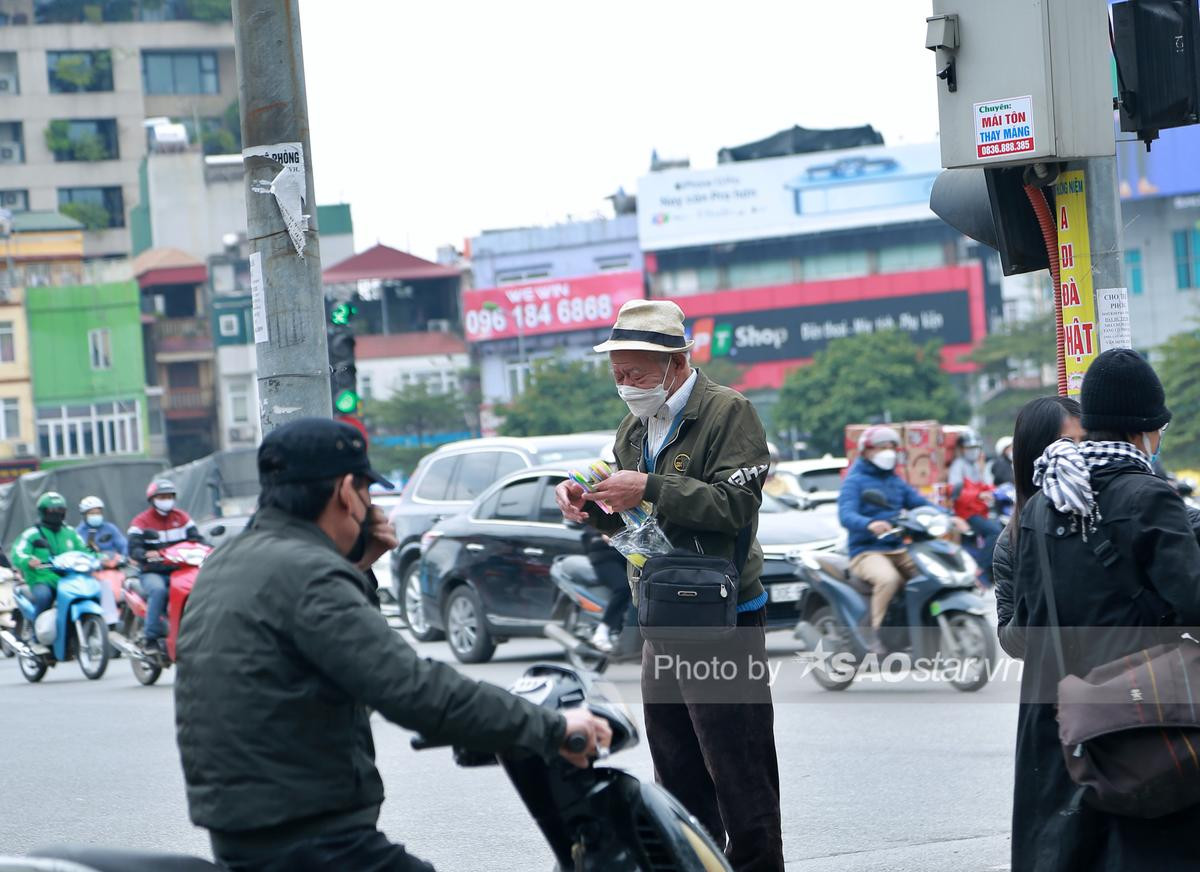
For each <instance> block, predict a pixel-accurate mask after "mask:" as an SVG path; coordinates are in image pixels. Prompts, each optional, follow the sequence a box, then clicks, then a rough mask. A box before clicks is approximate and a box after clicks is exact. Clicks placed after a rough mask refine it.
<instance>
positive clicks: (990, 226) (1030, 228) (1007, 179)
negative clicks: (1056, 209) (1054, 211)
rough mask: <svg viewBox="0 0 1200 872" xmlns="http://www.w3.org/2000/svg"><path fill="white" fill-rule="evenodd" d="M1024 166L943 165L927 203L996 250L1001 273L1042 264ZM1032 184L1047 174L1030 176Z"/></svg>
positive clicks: (1045, 258) (1043, 252) (1044, 181)
mask: <svg viewBox="0 0 1200 872" xmlns="http://www.w3.org/2000/svg"><path fill="white" fill-rule="evenodd" d="M1025 169H1026V168H1025V167H1020V166H1017V167H966V168H959V169H951V170H943V171H942V173H941V174H940V175H939V176H938V177H937V179H935V180H934V183H933V190H932V191H931V192H930V194H929V208H930V209H931V210H933V212H934V214H935V215H937V216H938V217H939V218H941V219H942V220H943V221H945V222H946V223H947V224H949V225H950V226H951V227H953V228H954V229H955V230H957V231H959V232H960V233H962V234H963V235H964V236H969V237H971V239H974V240H975V241H976V242H982V243H983V244H984V245H987V246H989V247H991V248H994V249H996V251H998V252H999V253H1000V266H1001V267H1002V268H1003V270H1004V274H1005V275H1006V276H1011V275H1015V274H1017V273H1026V272H1033V271H1035V270H1039V269H1047V268H1048V267H1049V265H1050V259H1049V255H1048V254H1047V252H1046V242H1045V239H1044V238H1043V236H1042V233H1041V229H1040V228H1039V226H1038V220H1037V215H1035V214H1034V211H1033V206H1032V205H1030V202H1029V196H1028V195H1027V194H1026V193H1025V181H1026V175H1027V174H1026V173H1025ZM1030 180H1031V181H1032V182H1033V183H1034V184H1035V185H1036V186H1038V187H1041V186H1043V185H1044V184H1047V183H1048V181H1049V180H1048V179H1030Z"/></svg>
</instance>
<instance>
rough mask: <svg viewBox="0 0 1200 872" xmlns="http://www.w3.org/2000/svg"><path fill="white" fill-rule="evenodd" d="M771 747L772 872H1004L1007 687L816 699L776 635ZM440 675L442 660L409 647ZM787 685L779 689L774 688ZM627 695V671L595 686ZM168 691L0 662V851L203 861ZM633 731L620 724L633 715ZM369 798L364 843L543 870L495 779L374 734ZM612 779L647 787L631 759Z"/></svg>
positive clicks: (510, 654) (908, 688)
mask: <svg viewBox="0 0 1200 872" xmlns="http://www.w3.org/2000/svg"><path fill="white" fill-rule="evenodd" d="M771 643H772V649H773V654H774V655H775V657H776V659H775V661H774V662H776V663H780V664H782V666H783V670H782V671H781V673H780V684H779V686H778V688H777V697H778V698H780V699H786V700H787V701H786V702H782V703H781V704H779V705H778V706H777V713H776V738H777V744H778V748H779V756H780V769H781V775H782V779H783V792H784V793H783V801H784V810H783V820H784V840H785V846H786V856H787V861H788V863H787V868H788V869H789V870H795V872H801V870H803V872H809V870H822V872H826V870H834V872H869V870H888V872H895V870H921V872H939V870H946V872H966V870H1000V869H1007V868H1008V865H1007V864H1008V850H1009V849H1008V831H1009V808H1010V798H1011V791H1012V757H1013V743H1014V734H1015V722H1016V706H1015V704H1014V703H1013V702H1012V699H1013V694H1014V692H1013V688H1012V687H1011V686H994V687H988V688H986V689H985V690H984V691H982V692H981V693H979V694H976V695H970V696H968V695H963V694H959V693H957V692H955V691H954V690H952V689H950V688H949V687H946V686H922V685H918V684H916V683H915V682H913V681H912V680H911V679H904V680H901V681H896V682H883V681H876V682H872V683H869V684H864V685H861V686H857V687H854V688H852V689H851V690H849V691H847V692H845V693H840V694H831V693H827V692H825V691H821V690H819V689H818V688H816V687H815V685H813V684H812V681H811V679H801V678H800V677H799V674H798V672H797V671H796V669H795V665H796V664H795V661H794V659H792V658H791V656H790V655H791V653H792V651H793V649H792V648H791V647H790V640H789V639H788V638H787V636H786V635H781V634H773V635H772V637H771ZM418 647H419V648H420V649H421V651H422V653H423V654H426V655H428V656H433V657H438V658H441V659H450V655H449V652H448V650H447V649H446V647H445V645H444V644H441V643H431V644H428V645H420V646H418ZM554 654H555V651H554V648H553V646H551V645H549V644H545V643H540V642H513V643H509V644H508V645H506V646H502V647H501V648H500V650H499V652H498V658H497V659H496V660H495V661H494V662H492V663H489V664H485V665H482V666H476V667H470V668H467V669H465V670H464V671H466V672H467V673H468V674H470V675H472V676H474V677H477V678H480V679H484V680H488V681H492V682H495V683H497V684H506V683H508V682H510V681H511V680H512V679H514V678H515V677H516V676H518V675H519V674H520V672H521V671H522V670H523V669H524V668H525V666H526V665H527V664H528V662H529V661H530V659H538V658H541V659H549V658H552V657H553V656H554ZM789 677H790V678H792V679H794V680H792V681H791V682H790V683H789ZM610 678H611V679H612V681H613V687H614V688H615V689H616V691H617V692H618V693H620V694H622V695H623V696H625V697H626V698H629V697H630V696H631V695H635V691H636V686H637V676H636V671H635V669H634V668H633V667H631V666H622V667H616V668H614V670H612V671H611V672H610ZM171 680H172V675H171V673H168V674H167V675H166V676H164V678H163V681H162V683H161V684H160V685H159V686H156V687H152V688H145V687H141V686H139V685H138V684H137V683H136V682H135V681H134V680H133V678H132V676H131V674H130V672H129V666H128V664H127V662H125V661H123V660H118V661H114V662H113V664H112V666H111V669H110V672H109V674H108V675H107V676H106V677H105V678H103V679H102V680H100V681H99V682H88V681H86V680H84V679H83V677H82V675H81V674H80V672H79V670H78V668H77V666H76V665H75V664H73V663H72V664H65V665H62V666H59V667H58V668H57V669H55V670H52V672H51V673H50V674H49V675H48V676H47V677H46V679H45V680H44V681H43V682H42V683H41V684H39V685H29V684H26V682H25V681H24V680H23V679H22V678H21V675H20V673H19V671H18V669H17V666H16V662H15V661H13V660H0V719H2V723H3V727H4V732H5V736H6V738H7V741H6V742H5V746H6V749H7V756H8V759H7V761H6V763H5V765H4V768H3V770H0V771H3V776H2V777H0V784H3V786H4V791H5V795H6V797H7V798H8V802H7V803H6V806H7V810H6V811H5V813H4V814H0V852H2V853H22V852H25V851H28V850H31V849H32V848H34V847H37V846H45V845H47V844H53V843H56V842H71V843H91V844H98V845H111V846H137V847H145V848H154V849H159V850H164V849H165V850H178V851H186V852H192V853H196V854H201V855H204V856H208V848H207V841H206V838H205V836H204V834H203V833H202V832H201V831H199V830H197V829H195V828H194V827H192V826H191V824H190V823H189V822H188V819H187V811H186V807H185V804H184V798H183V781H182V776H181V773H180V769H179V759H178V756H177V752H176V748H175V740H174V730H173V721H172V717H173V713H172V690H171ZM633 710H634V713H635V715H639V716H640V713H639V711H638V708H637V707H636V706H634V707H633ZM375 739H376V747H377V751H378V758H379V765H380V768H381V771H382V772H383V776H384V781H385V783H386V786H387V791H388V800H387V802H386V804H385V806H384V812H383V819H382V823H381V826H382V828H383V829H384V830H385V831H387V832H388V833H389V834H391V835H392V836H393V837H394V838H398V839H400V840H402V841H404V842H406V843H407V844H408V845H409V847H410V849H411V850H413V851H414V852H415V853H417V854H419V855H421V856H424V857H426V858H427V859H429V860H431V861H432V862H434V863H435V864H436V865H437V867H438V868H439V869H445V870H472V872H487V870H496V872H511V870H526V869H535V870H538V869H549V868H550V866H551V860H550V856H549V852H548V851H547V850H546V848H545V846H544V845H543V844H542V842H541V840H540V838H539V835H538V834H537V832H536V831H535V829H534V827H533V825H532V824H531V822H530V821H529V819H528V817H527V815H526V814H525V812H524V810H523V808H522V807H521V806H520V805H519V803H518V801H517V800H516V797H515V795H514V794H513V792H512V790H511V788H510V787H509V785H508V783H507V781H506V780H505V779H504V777H503V775H502V773H501V772H500V771H499V770H496V769H482V770H481V769H475V770H460V769H457V768H456V767H455V766H454V765H453V764H452V762H451V760H450V757H449V753H448V752H446V751H428V752H423V753H419V754H418V753H415V752H413V751H412V750H411V749H410V748H409V747H408V735H407V734H406V733H404V732H403V731H402V730H400V729H398V728H396V727H394V726H392V725H390V724H387V723H386V722H384V721H382V720H379V719H377V721H376V730H375ZM612 762H613V765H618V766H622V767H624V768H627V769H629V770H631V771H633V772H635V773H636V774H637V775H639V776H641V777H643V778H648V777H650V775H651V767H650V760H649V754H648V752H647V750H646V747H645V745H644V744H643V745H641V746H639V747H638V748H636V749H633V750H631V751H629V752H626V753H624V754H622V755H620V756H618V757H615V758H613V761H612Z"/></svg>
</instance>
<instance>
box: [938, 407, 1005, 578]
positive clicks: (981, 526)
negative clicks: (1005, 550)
mask: <svg viewBox="0 0 1200 872" xmlns="http://www.w3.org/2000/svg"><path fill="white" fill-rule="evenodd" d="M959 447H960V449H961V453H960V454H959V455H958V457H956V458H955V459H954V462H953V463H951V464H950V469H949V472H948V473H947V476H946V479H947V481H948V482H949V484H950V498H951V499H952V500H953V501H954V513H955V514H956V515H958V517H959V518H961V519H962V520H964V521H966V522H967V526H968V528H969V529H970V532H971V535H972V536H974V537H975V538H976V540H978V545H977V547H973V548H971V549H969V550H970V551H971V552H972V553H974V554H975V555H976V560H978V562H979V567H980V568H981V569H982V570H983V572H984V575H985V576H987V580H988V583H989V584H991V581H992V555H993V553H994V552H995V550H996V540H997V539H998V538H999V537H1000V531H1001V530H1002V529H1004V528H1003V527H1002V526H1001V525H1000V524H999V523H998V522H997V521H995V520H993V519H992V517H991V510H992V506H993V505H995V488H993V487H992V484H991V483H990V482H988V481H987V480H986V476H985V475H984V473H983V470H982V467H981V466H980V460H981V459H982V457H983V443H982V442H981V441H980V439H979V436H978V435H976V434H975V432H974V431H973V430H968V431H967V432H966V433H965V434H963V437H962V439H961V440H960V441H959Z"/></svg>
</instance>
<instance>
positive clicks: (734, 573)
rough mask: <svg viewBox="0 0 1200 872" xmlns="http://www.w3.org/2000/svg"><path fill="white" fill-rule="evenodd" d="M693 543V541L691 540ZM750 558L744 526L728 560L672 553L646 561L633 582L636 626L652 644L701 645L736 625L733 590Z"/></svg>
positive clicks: (697, 553) (683, 551)
mask: <svg viewBox="0 0 1200 872" xmlns="http://www.w3.org/2000/svg"><path fill="white" fill-rule="evenodd" d="M693 541H694V540H693ZM749 555H750V527H749V526H746V527H743V528H742V529H741V530H740V531H739V532H738V537H737V547H736V549H735V551H734V555H733V560H729V559H728V558H726V557H710V556H708V555H707V554H704V553H703V551H701V549H700V543H699V542H696V551H695V552H692V551H688V550H687V549H686V548H676V549H675V550H674V551H672V552H670V553H669V554H663V555H660V556H658V557H651V558H650V559H649V560H647V561H646V565H645V566H643V567H642V572H641V576H640V578H639V580H638V624H639V625H640V626H641V630H642V635H643V636H644V637H645V638H647V639H650V640H651V641H655V642H666V641H681V642H703V641H708V640H711V639H720V638H723V637H725V636H728V635H729V634H730V633H732V632H733V628H734V627H736V626H737V603H738V590H739V589H740V587H741V574H742V570H743V569H744V568H745V566H746V558H747V557H748V556H749Z"/></svg>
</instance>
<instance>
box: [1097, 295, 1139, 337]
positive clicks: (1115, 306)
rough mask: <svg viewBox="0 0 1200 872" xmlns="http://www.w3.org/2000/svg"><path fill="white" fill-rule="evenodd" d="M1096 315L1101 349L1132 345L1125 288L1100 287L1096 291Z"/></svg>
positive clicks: (1127, 298) (1127, 297) (1127, 296)
mask: <svg viewBox="0 0 1200 872" xmlns="http://www.w3.org/2000/svg"><path fill="white" fill-rule="evenodd" d="M1096 317H1097V319H1098V320H1099V322H1100V350H1101V351H1108V350H1109V349H1110V348H1132V347H1133V328H1132V327H1131V326H1130V323H1129V290H1128V289H1127V288H1101V289H1100V290H1098V291H1096Z"/></svg>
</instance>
